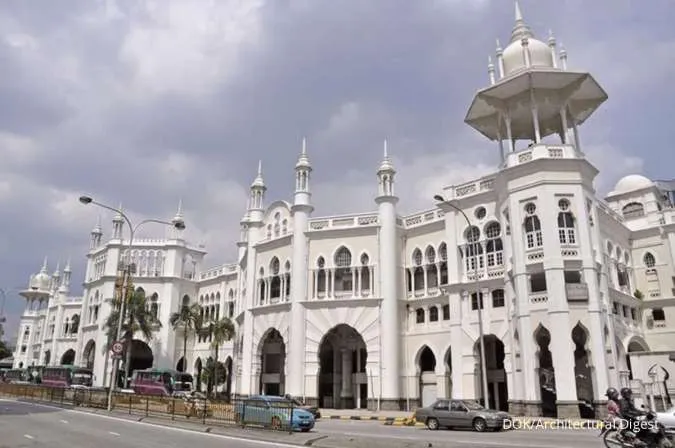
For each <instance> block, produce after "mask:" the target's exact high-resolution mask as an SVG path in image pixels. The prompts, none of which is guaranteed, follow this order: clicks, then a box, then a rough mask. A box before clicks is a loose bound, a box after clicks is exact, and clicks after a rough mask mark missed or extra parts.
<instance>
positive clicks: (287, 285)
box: [284, 260, 291, 297]
mask: <svg viewBox="0 0 675 448" xmlns="http://www.w3.org/2000/svg"><path fill="white" fill-rule="evenodd" d="M284 271H285V272H284V297H290V296H291V262H290V261H288V260H286V263H285V264H284Z"/></svg>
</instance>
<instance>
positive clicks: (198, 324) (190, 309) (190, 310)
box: [169, 303, 202, 371]
mask: <svg viewBox="0 0 675 448" xmlns="http://www.w3.org/2000/svg"><path fill="white" fill-rule="evenodd" d="M169 324H170V325H171V327H172V328H173V330H174V331H178V329H181V328H182V329H183V371H186V370H187V343H188V337H189V336H190V332H195V333H196V332H198V331H201V329H202V315H201V308H200V307H199V304H197V303H193V304H192V306H190V305H182V306H181V308H180V311H176V312H175V313H173V314H171V317H169Z"/></svg>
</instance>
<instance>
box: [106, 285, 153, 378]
mask: <svg viewBox="0 0 675 448" xmlns="http://www.w3.org/2000/svg"><path fill="white" fill-rule="evenodd" d="M128 285H129V287H128V289H127V294H126V296H127V300H126V305H125V312H124V317H123V319H122V339H123V340H124V341H125V346H126V362H125V364H124V378H123V379H124V381H123V383H122V384H124V385H126V381H127V378H129V370H130V368H131V349H132V346H131V344H132V341H133V339H134V334H136V333H139V332H140V333H141V334H142V335H143V338H144V339H145V340H146V341H147V340H150V339H152V334H153V333H154V332H155V330H157V329H158V328H159V327H161V326H162V324H161V323H160V322H159V321H158V320H157V318H156V317H155V315H154V314H153V313H152V312H151V311H150V309H149V308H148V301H147V298H146V297H145V291H143V290H142V289H141V288H139V289H137V290H136V291H134V290H133V288H134V286H133V284H132V283H131V281H128ZM113 302H114V305H115V306H114V308H113V311H112V312H111V313H110V315H109V316H108V318H107V319H106V323H105V327H106V333H107V339H108V346H110V345H111V344H112V342H113V341H114V340H115V336H116V333H117V325H118V322H119V317H120V310H119V299H117V300H114V301H113ZM115 302H116V303H115Z"/></svg>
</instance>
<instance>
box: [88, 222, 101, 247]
mask: <svg viewBox="0 0 675 448" xmlns="http://www.w3.org/2000/svg"><path fill="white" fill-rule="evenodd" d="M90 235H91V236H90V239H89V249H91V250H93V249H97V248H98V247H99V246H100V245H101V238H102V237H103V230H102V229H101V216H100V215H99V217H98V219H97V220H96V225H95V226H94V228H93V229H92V230H91V234H90Z"/></svg>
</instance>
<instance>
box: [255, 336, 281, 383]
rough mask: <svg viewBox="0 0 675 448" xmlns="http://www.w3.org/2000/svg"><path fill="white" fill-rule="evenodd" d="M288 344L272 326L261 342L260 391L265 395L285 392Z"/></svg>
mask: <svg viewBox="0 0 675 448" xmlns="http://www.w3.org/2000/svg"><path fill="white" fill-rule="evenodd" d="M285 365H286V344H285V343H284V338H283V337H282V336H281V333H279V331H278V330H277V329H276V328H271V329H269V330H268V331H267V334H266V335H265V336H263V339H262V343H261V344H260V367H261V371H260V384H259V387H260V392H261V393H263V394H265V395H283V394H284V382H285V378H284V370H285V368H284V367H285Z"/></svg>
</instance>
